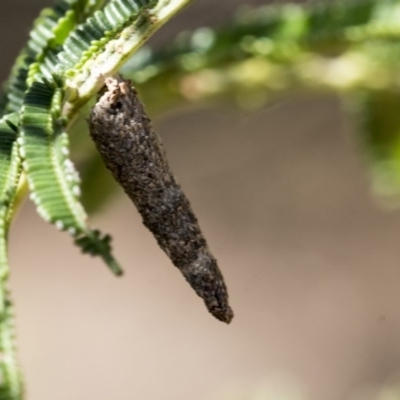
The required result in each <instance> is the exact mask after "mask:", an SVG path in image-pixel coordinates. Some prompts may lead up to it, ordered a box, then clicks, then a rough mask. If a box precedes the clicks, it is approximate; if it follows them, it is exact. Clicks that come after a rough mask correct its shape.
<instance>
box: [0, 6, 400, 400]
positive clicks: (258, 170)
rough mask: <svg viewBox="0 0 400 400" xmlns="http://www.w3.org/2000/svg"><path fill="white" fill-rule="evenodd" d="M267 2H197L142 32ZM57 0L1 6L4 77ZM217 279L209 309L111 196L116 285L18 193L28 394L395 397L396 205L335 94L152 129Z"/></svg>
mask: <svg viewBox="0 0 400 400" xmlns="http://www.w3.org/2000/svg"><path fill="white" fill-rule="evenodd" d="M243 3H246V4H265V1H255V0H254V1H250V0H248V1H240V0H220V1H218V2H215V1H212V0H198V1H197V2H196V3H195V4H194V5H193V6H191V7H190V8H187V9H186V10H185V11H184V12H182V13H181V14H180V15H179V16H178V17H177V18H175V19H174V20H172V21H171V22H170V24H168V25H167V26H166V27H164V28H163V29H162V30H161V31H160V32H158V34H157V35H155V37H154V38H153V39H152V43H153V44H154V45H157V46H162V45H163V44H164V43H167V42H168V41H169V40H170V39H171V38H173V37H174V36H175V34H176V33H177V32H179V31H180V30H182V29H188V28H194V27H197V26H202V25H204V24H211V25H219V24H222V23H223V22H224V21H227V20H229V18H230V16H231V15H232V14H233V11H234V9H235V8H236V7H237V6H239V5H242V4H243ZM50 4H52V1H51V0H12V1H5V0H2V1H1V2H0V35H1V37H2V40H1V41H0V51H1V54H2V58H1V59H2V62H1V64H0V78H1V80H4V79H6V77H7V74H8V71H9V68H10V67H11V64H12V62H13V60H14V58H15V56H16V55H17V53H18V51H19V49H20V47H21V46H22V45H23V43H24V42H25V40H26V37H27V33H28V31H29V27H30V24H31V22H32V19H33V18H34V17H35V16H36V15H37V13H38V12H39V10H40V9H41V8H42V7H43V6H46V5H50ZM155 125H156V129H157V130H158V132H159V133H160V134H161V135H162V138H163V140H164V144H165V147H166V150H167V153H168V155H169V158H170V162H171V164H172V166H173V169H174V171H175V174H176V176H177V177H178V180H179V181H180V183H181V184H182V186H183V188H184V190H185V192H186V194H187V196H188V197H189V199H190V200H191V203H192V205H193V208H194V210H195V212H196V214H197V216H198V218H199V220H200V224H201V226H202V229H203V231H204V233H205V235H206V237H207V238H208V241H209V244H210V247H211V249H212V251H213V253H214V254H215V256H216V257H217V258H218V261H219V265H220V267H221V269H222V271H223V273H224V276H225V279H226V281H227V284H228V287H229V293H230V299H231V305H232V307H233V309H234V311H235V319H234V320H233V322H232V324H231V325H229V326H225V325H223V324H221V323H220V322H218V321H216V320H215V319H213V318H212V317H211V316H210V315H209V314H208V313H207V311H206V309H205V307H204V305H203V303H202V301H201V300H200V299H199V298H198V297H197V296H196V295H195V294H194V293H193V292H192V290H191V289H190V288H189V286H188V285H187V284H186V282H185V281H184V279H183V278H182V276H181V275H180V273H179V272H178V271H177V270H176V269H175V268H174V267H173V266H172V265H171V263H170V261H169V260H168V259H167V257H166V256H165V255H164V253H163V252H162V251H161V250H160V249H159V248H158V247H157V244H156V242H155V240H154V239H153V237H152V236H151V234H150V233H149V232H147V230H146V229H145V228H144V227H143V226H142V224H141V220H140V217H139V215H138V213H137V212H136V210H135V208H134V207H133V205H132V204H131V203H130V202H129V201H128V200H127V198H126V197H125V195H124V194H123V193H122V192H121V191H120V192H119V193H118V194H117V195H115V196H114V198H113V201H112V202H110V203H109V204H108V205H107V207H105V208H104V209H103V210H102V211H101V213H99V214H97V215H94V216H93V218H92V223H93V225H94V226H98V227H101V228H102V229H103V230H104V231H107V232H110V233H111V234H112V235H113V237H114V248H115V251H116V254H117V256H118V258H119V260H120V262H121V264H122V265H123V266H124V267H125V270H126V274H125V276H124V277H122V278H115V277H113V276H112V275H111V274H110V273H109V271H108V270H107V269H106V268H105V267H104V266H103V265H102V263H101V261H100V260H98V259H92V258H90V257H87V256H82V255H81V254H80V253H79V250H78V249H77V248H75V247H74V246H73V245H72V243H71V240H70V238H69V237H68V236H67V235H64V234H62V233H60V232H58V231H57V230H56V229H55V228H54V227H52V226H49V225H47V224H46V223H44V222H43V221H42V220H41V219H39V217H38V216H37V215H36V213H35V210H34V207H33V206H32V203H30V202H29V201H26V203H25V204H24V207H23V208H22V210H21V212H20V213H19V215H18V217H17V219H16V223H15V224H14V226H13V228H12V231H11V238H10V239H11V240H10V258H11V268H12V279H11V286H12V291H13V297H14V300H15V303H16V312H17V327H18V345H19V349H20V361H21V364H22V366H23V370H24V373H25V378H26V381H27V388H28V399H29V400H39V399H40V400H67V399H68V400H70V399H96V400H109V399H118V400H128V399H129V400H130V399H140V400H159V399H161V400H372V399H374V400H389V399H390V400H393V399H398V398H400V395H399V394H398V393H399V392H396V388H397V387H400V340H399V337H400V290H399V289H400V246H399V243H400V212H399V211H392V212H388V211H385V210H383V209H382V208H381V207H380V206H379V203H378V202H377V201H376V200H375V199H374V196H373V195H372V194H371V191H370V184H369V175H368V171H367V169H366V167H365V165H364V160H363V156H362V152H360V149H359V148H358V146H357V140H356V139H355V135H354V126H352V123H351V121H348V120H346V119H345V117H344V114H343V113H342V110H341V106H340V103H339V101H338V100H337V99H336V98H335V97H333V96H332V97H330V96H322V95H308V96H306V95H296V96H294V97H291V98H285V99H281V100H280V101H278V102H275V103H273V104H271V105H269V106H268V107H266V108H264V109H262V110H258V111H252V112H247V113H246V112H244V111H238V110H235V109H233V108H232V107H228V106H225V105H224V104H219V105H218V104H215V103H214V104H213V105H212V106H211V105H210V106H209V107H207V106H202V107H199V108H195V107H191V108H190V109H188V110H183V111H180V112H176V113H173V114H165V115H162V116H161V117H160V118H158V119H157V120H156V121H155Z"/></svg>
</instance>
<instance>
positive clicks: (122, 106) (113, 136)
mask: <svg viewBox="0 0 400 400" xmlns="http://www.w3.org/2000/svg"><path fill="white" fill-rule="evenodd" d="M106 87H107V89H106V91H105V93H104V94H103V95H102V96H101V97H100V98H99V100H98V102H97V104H96V105H95V106H94V108H93V109H92V112H91V115H90V119H89V126H90V133H91V136H92V138H93V140H94V142H95V144H96V146H97V149H98V150H99V152H100V154H101V156H102V158H103V160H104V162H105V164H106V167H107V168H108V169H109V170H110V171H111V172H112V174H113V176H114V178H115V179H116V180H117V181H118V182H119V184H120V185H121V186H122V187H123V189H124V190H125V192H126V193H127V194H128V196H129V197H130V198H131V200H132V201H133V203H134V204H135V206H136V207H137V209H138V211H139V212H140V214H141V216H142V218H143V223H144V225H145V226H146V227H147V228H148V229H149V230H150V231H151V232H152V233H153V235H154V236H155V238H156V239H157V242H158V244H159V245H160V247H161V248H162V249H163V250H164V251H165V253H166V254H167V255H168V257H169V258H170V259H171V261H172V262H173V263H174V265H175V266H176V267H177V268H178V269H179V270H180V271H181V272H182V274H183V275H184V277H185V278H186V280H187V281H188V282H189V284H190V285H191V286H192V288H193V289H194V290H195V291H196V293H197V294H198V295H199V296H200V297H202V298H203V300H204V302H205V304H206V306H207V308H208V310H209V311H210V312H211V313H212V314H213V315H214V316H215V317H216V318H218V319H219V320H221V321H224V322H226V323H229V322H230V321H231V320H232V318H233V312H232V310H231V308H230V306H229V304H228V293H227V289H226V286H225V283H224V280H223V277H222V274H221V272H220V270H219V268H218V265H217V261H216V259H215V258H214V257H213V255H212V254H211V252H210V250H209V248H208V246H207V243H206V240H205V238H204V236H203V234H202V232H201V231H200V227H199V225H198V222H197V219H196V216H195V215H194V213H193V211H192V209H191V206H190V204H189V201H188V200H187V198H186V196H185V194H184V193H183V191H182V189H181V187H180V186H179V185H178V183H177V181H176V179H175V177H174V175H173V173H172V171H171V168H170V166H169V164H168V161H167V158H166V154H165V151H164V149H163V146H162V143H161V139H160V137H159V136H158V135H157V133H156V132H155V131H154V129H153V126H152V124H151V121H150V119H149V118H148V117H147V115H146V112H145V110H144V107H143V105H142V103H141V101H140V99H139V98H138V96H137V93H136V91H135V89H134V88H132V86H131V83H130V82H129V81H125V80H124V79H123V78H122V77H116V78H107V79H106Z"/></svg>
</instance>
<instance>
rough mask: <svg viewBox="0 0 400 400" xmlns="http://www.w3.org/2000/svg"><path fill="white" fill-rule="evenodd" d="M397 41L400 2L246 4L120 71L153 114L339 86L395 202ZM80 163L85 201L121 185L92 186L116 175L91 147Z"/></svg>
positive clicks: (399, 93) (380, 183)
mask: <svg viewBox="0 0 400 400" xmlns="http://www.w3.org/2000/svg"><path fill="white" fill-rule="evenodd" d="M399 39H400V0H379V1H373V0H357V1H348V0H343V1H332V2H311V3H309V4H306V5H296V4H283V5H282V4H280V5H269V6H263V7H258V8H251V7H242V9H241V10H240V12H239V13H238V15H237V17H236V18H235V20H234V21H231V22H229V23H228V24H227V25H226V26H224V27H222V28H219V29H212V28H207V27H203V28H200V29H197V30H196V31H194V32H182V33H181V34H180V35H178V37H177V38H176V41H175V42H174V43H173V44H171V45H170V46H168V47H166V48H164V49H159V50H152V49H151V48H149V47H144V48H142V49H141V50H139V52H138V53H136V54H135V56H134V57H133V58H132V59H131V60H130V61H128V63H127V64H126V65H125V66H124V68H123V70H122V73H123V74H124V75H125V77H129V78H131V79H132V81H133V82H134V84H135V85H136V87H137V88H138V90H139V92H140V93H141V95H142V98H143V99H144V101H145V103H146V104H147V107H148V111H149V112H150V114H151V115H156V114H159V113H161V112H165V111H168V110H172V109H176V108H179V107H181V106H184V105H187V104H188V103H199V102H209V101H210V100H217V101H224V102H229V103H233V104H235V105H237V106H239V107H242V108H245V109H254V108H260V107H263V106H264V105H265V104H266V103H268V102H269V101H271V100H273V99H274V98H275V97H276V96H277V95H279V96H282V94H288V95H290V94H291V93H293V92H294V91H314V92H315V91H319V92H321V91H322V92H326V93H335V94H337V95H339V96H341V97H342V98H344V99H345V101H344V104H345V105H346V104H348V103H349V102H348V100H349V99H351V101H352V105H353V106H352V107H350V108H349V107H347V108H345V109H346V110H347V111H348V114H349V115H350V116H351V117H355V118H356V121H357V126H358V128H359V131H360V139H361V140H360V142H361V143H363V149H364V151H365V155H366V159H367V160H368V165H369V166H370V169H371V171H372V174H371V176H372V179H373V188H374V189H375V191H376V193H378V194H380V195H381V196H383V197H385V198H387V199H388V200H390V201H391V204H394V202H395V200H396V199H398V198H399V194H400V150H399V142H400V136H399V135H400V116H399V112H398V111H397V110H398V105H400V45H399V44H398V41H399ZM88 154H90V156H88ZM81 161H82V176H83V182H84V184H85V185H86V187H84V194H85V193H86V194H89V196H85V198H84V200H85V203H86V205H87V206H88V207H89V209H90V210H91V211H93V210H95V209H96V207H99V206H100V205H101V201H102V199H106V198H109V197H110V194H111V192H112V190H113V189H112V188H113V187H114V185H113V184H112V183H111V182H110V183H107V185H106V187H102V188H99V187H98V186H97V185H95V182H96V180H99V179H105V182H109V179H108V175H107V172H105V171H103V170H102V169H101V168H100V167H99V166H98V165H99V160H98V158H97V155H95V153H94V152H93V151H91V152H89V153H86V155H85V156H84V157H82V159H81ZM96 171H97V172H96ZM97 173H99V175H98V176H97ZM100 177H101V178H100ZM105 191H106V192H107V193H105ZM100 192H102V193H100ZM91 193H93V196H90V194H91ZM93 197H96V198H93Z"/></svg>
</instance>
